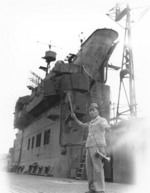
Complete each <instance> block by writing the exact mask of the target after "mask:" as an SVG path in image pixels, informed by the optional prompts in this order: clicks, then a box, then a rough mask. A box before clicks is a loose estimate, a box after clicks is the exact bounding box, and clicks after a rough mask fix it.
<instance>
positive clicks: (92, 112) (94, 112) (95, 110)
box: [89, 108, 99, 118]
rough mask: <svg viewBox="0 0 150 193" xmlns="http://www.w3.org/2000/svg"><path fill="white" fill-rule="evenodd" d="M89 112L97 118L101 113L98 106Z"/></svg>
mask: <svg viewBox="0 0 150 193" xmlns="http://www.w3.org/2000/svg"><path fill="white" fill-rule="evenodd" d="M89 114H90V116H91V117H92V118H96V117H97V116H98V115H99V113H98V110H97V109H96V108H91V109H89Z"/></svg>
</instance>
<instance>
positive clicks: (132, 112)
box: [127, 3, 137, 118]
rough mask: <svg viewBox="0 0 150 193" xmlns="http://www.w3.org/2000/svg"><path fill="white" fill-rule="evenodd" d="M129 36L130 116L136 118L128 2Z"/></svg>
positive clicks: (129, 21) (128, 20) (128, 22)
mask: <svg viewBox="0 0 150 193" xmlns="http://www.w3.org/2000/svg"><path fill="white" fill-rule="evenodd" d="M127 36H128V48H129V92H130V93H129V94H130V116H131V118H134V117H136V116H137V111H136V98H135V81H134V64H133V54H132V46H131V19H130V7H129V4H128V3H127Z"/></svg>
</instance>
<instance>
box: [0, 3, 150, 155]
mask: <svg viewBox="0 0 150 193" xmlns="http://www.w3.org/2000/svg"><path fill="white" fill-rule="evenodd" d="M115 3H116V1H115V0H105V1H100V0H13V1H12V0H1V1H0V65H1V67H0V88H1V94H0V103H1V104H0V106H1V111H0V123H1V126H0V132H1V134H0V143H1V144H0V153H7V152H8V149H9V147H11V146H12V145H13V139H14V137H15V133H16V130H14V129H13V119H14V116H13V112H14V107H15V104H16V101H17V100H18V98H19V97H20V96H24V95H28V94H30V91H29V90H28V89H27V87H26V86H27V85H29V80H28V78H29V77H30V71H34V72H35V73H37V74H38V75H40V76H41V77H42V78H43V77H44V72H43V71H41V70H39V66H41V65H43V66H44V65H46V63H45V61H44V60H43V59H41V57H42V56H44V54H45V51H47V49H48V45H46V44H49V43H50V41H51V42H52V45H54V46H57V47H59V48H62V49H58V48H55V47H52V49H53V50H54V51H57V53H58V55H57V59H62V60H63V59H64V58H65V57H66V55H67V54H68V53H70V52H73V53H77V50H78V49H79V45H80V41H79V34H80V33H81V32H84V35H85V37H86V38H87V37H88V36H89V35H90V34H91V33H92V32H93V31H95V30H96V29H98V28H104V27H107V28H113V29H115V30H116V31H118V32H119V34H120V37H122V32H123V29H121V28H120V27H119V26H118V25H117V24H116V23H115V22H114V21H112V20H111V19H110V18H109V17H108V16H106V13H108V11H109V10H110V9H111V8H112V7H113V6H114V5H115ZM148 3H149V1H148V0H141V1H140V0H139V1H137V0H134V1H132V5H134V7H138V5H148ZM139 13H140V11H139ZM149 20H150V11H149V12H148V13H147V14H146V15H145V16H144V17H143V18H142V19H141V20H140V21H139V22H138V23H137V24H136V25H135V26H134V28H133V31H132V45H133V56H134V65H135V75H136V92H137V103H138V106H139V109H141V110H143V111H142V113H143V115H146V114H147V112H149V110H150V104H149V103H148V102H149V99H150V91H149V89H150V88H149V82H150V81H149V79H150V75H149V74H150V72H149V65H150V58H149V50H150V28H149ZM37 41H39V42H41V43H37ZM120 45H121V44H120ZM121 49H122V47H121V46H119V45H118V47H117V48H116V50H115V52H114V53H113V55H112V60H111V61H112V62H113V64H114V65H119V66H120V65H121V54H120V50H121ZM121 51H122V50H121ZM115 80H116V79H115ZM109 82H111V83H112V82H113V86H114V87H113V89H114V90H115V96H116V97H117V94H118V87H116V85H118V82H117V81H112V80H110V81H109ZM140 112H141V111H140Z"/></svg>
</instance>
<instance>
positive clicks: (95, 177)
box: [72, 103, 110, 193]
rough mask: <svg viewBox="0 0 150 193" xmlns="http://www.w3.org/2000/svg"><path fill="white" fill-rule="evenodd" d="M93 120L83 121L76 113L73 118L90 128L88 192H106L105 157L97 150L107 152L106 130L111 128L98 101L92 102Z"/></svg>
mask: <svg viewBox="0 0 150 193" xmlns="http://www.w3.org/2000/svg"><path fill="white" fill-rule="evenodd" d="M89 114H90V117H91V121H90V122H89V123H82V122H81V121H79V120H78V119H77V117H76V115H75V114H74V113H72V118H73V119H74V120H75V122H76V123H77V124H78V125H80V126H81V127H83V128H88V137H87V141H86V172H87V178H88V186H89V191H88V192H86V193H104V192H105V177H104V168H103V158H102V157H101V156H99V157H98V156H96V155H97V153H96V150H97V149H99V151H101V152H102V153H103V154H105V146H106V140H105V131H106V130H108V131H109V130H110V125H109V124H108V122H107V120H106V119H104V118H102V117H100V115H99V110H98V105H97V103H91V105H90V108H89Z"/></svg>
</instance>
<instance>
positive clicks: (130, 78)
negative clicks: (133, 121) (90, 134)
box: [107, 1, 150, 123]
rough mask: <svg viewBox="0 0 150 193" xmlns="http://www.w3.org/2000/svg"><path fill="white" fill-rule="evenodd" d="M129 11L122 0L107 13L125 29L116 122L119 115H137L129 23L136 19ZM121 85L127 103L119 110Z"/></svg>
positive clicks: (147, 8)
mask: <svg viewBox="0 0 150 193" xmlns="http://www.w3.org/2000/svg"><path fill="white" fill-rule="evenodd" d="M136 9H137V8H136ZM138 9H139V8H138ZM149 9H150V6H148V7H146V8H145V9H144V11H142V12H141V14H140V18H141V17H142V16H143V15H144V14H145V13H146V12H147V11H148V10H149ZM131 11H133V9H130V7H129V4H128V3H127V1H122V2H121V3H116V5H115V7H113V8H112V9H111V10H110V11H109V14H107V15H108V16H109V17H110V18H111V19H113V20H114V21H115V22H117V24H118V25H120V26H121V27H123V28H124V31H125V32H124V34H125V35H124V46H123V55H122V65H121V71H120V84H119V94H118V103H117V112H116V123H117V121H118V119H121V116H123V115H125V116H127V115H128V117H130V118H135V117H136V116H137V108H136V105H137V104H136V93H135V79H134V78H135V77H134V62H133V53H132V45H131V25H133V23H135V21H136V19H135V20H131ZM138 18H139V17H138ZM140 18H139V19H140ZM121 22H122V23H123V22H124V25H122V23H121ZM126 82H128V83H129V84H125V83H126ZM128 85H129V86H128ZM122 87H123V89H124V93H125V98H126V102H127V105H126V107H125V109H124V110H122V111H121V112H120V100H121V92H122ZM127 87H128V92H127ZM127 113H129V114H127Z"/></svg>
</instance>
